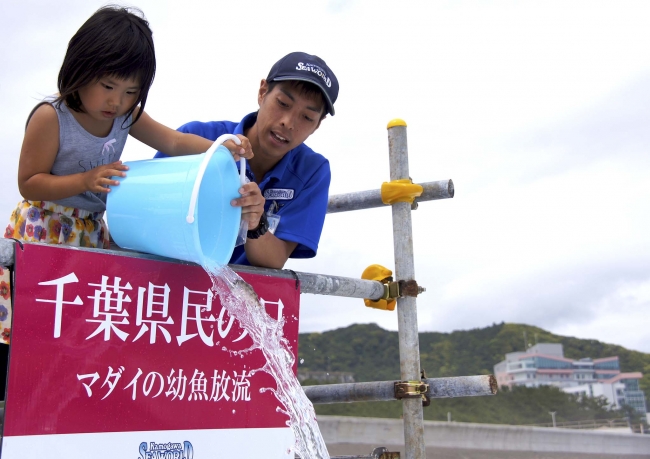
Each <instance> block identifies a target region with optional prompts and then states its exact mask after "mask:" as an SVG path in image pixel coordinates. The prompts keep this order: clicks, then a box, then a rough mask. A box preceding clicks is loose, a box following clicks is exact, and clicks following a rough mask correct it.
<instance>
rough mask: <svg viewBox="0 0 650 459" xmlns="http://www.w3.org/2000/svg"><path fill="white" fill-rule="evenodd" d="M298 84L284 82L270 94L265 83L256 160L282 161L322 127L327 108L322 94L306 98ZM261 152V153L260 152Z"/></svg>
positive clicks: (261, 89) (261, 101)
mask: <svg viewBox="0 0 650 459" xmlns="http://www.w3.org/2000/svg"><path fill="white" fill-rule="evenodd" d="M294 85H295V82H292V81H282V82H280V83H278V84H276V85H275V86H274V87H273V89H272V90H271V91H270V92H269V90H268V83H267V82H266V80H262V83H261V85H260V90H259V93H258V96H257V100H258V103H259V106H260V110H259V112H258V114H257V121H256V122H255V127H256V134H257V136H256V137H257V138H256V139H251V142H254V143H257V144H258V145H257V147H258V149H255V148H254V149H253V151H254V153H255V156H256V157H258V156H259V157H264V158H266V159H269V160H275V161H279V160H280V159H282V157H283V156H284V155H285V154H287V152H289V150H292V149H293V148H296V147H297V146H298V145H300V144H301V143H303V142H304V141H305V140H306V139H307V137H309V136H310V135H312V134H313V133H314V131H316V129H318V126H320V119H321V115H322V113H323V111H324V110H325V105H324V102H323V96H322V95H321V94H308V95H307V94H302V93H301V90H300V87H296V86H294ZM258 150H259V151H258Z"/></svg>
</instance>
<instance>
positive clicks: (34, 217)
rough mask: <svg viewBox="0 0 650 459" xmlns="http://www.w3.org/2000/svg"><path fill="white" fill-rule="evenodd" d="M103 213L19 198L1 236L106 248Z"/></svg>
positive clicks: (106, 229) (106, 240)
mask: <svg viewBox="0 0 650 459" xmlns="http://www.w3.org/2000/svg"><path fill="white" fill-rule="evenodd" d="M103 216H104V212H88V211H87V210H82V209H75V208H74V207H64V206H60V205H58V204H55V203H53V202H49V201H23V202H21V203H20V204H18V206H17V207H16V209H15V210H14V211H13V212H12V214H11V219H10V221H9V225H8V226H7V229H6V230H5V237H6V238H14V239H19V240H21V241H27V242H45V243H48V244H65V245H72V246H75V247H94V248H100V249H108V246H109V239H108V228H107V227H106V223H105V222H104V220H103Z"/></svg>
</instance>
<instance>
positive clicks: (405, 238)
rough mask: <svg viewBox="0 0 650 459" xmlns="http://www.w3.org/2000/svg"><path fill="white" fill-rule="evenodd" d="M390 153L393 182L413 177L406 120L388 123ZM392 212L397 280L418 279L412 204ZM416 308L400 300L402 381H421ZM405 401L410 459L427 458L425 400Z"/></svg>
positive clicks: (409, 301)
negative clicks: (416, 276)
mask: <svg viewBox="0 0 650 459" xmlns="http://www.w3.org/2000/svg"><path fill="white" fill-rule="evenodd" d="M388 154H389V160H390V179H391V180H399V179H407V178H409V162H408V149H407V146H406V123H405V122H404V121H403V120H392V121H391V122H390V123H388ZM392 210H393V247H394V252H395V279H397V280H405V281H406V280H413V279H414V278H415V268H414V262H413V227H412V224H411V204H410V203H408V202H398V203H395V204H393V205H392ZM416 306H417V305H416V300H415V298H414V297H404V298H398V299H397V320H398V329H399V359H400V370H401V375H402V379H403V380H407V381H416V380H419V379H420V343H419V338H418V317H417V309H416ZM402 402H403V403H402V412H403V416H404V443H405V445H404V447H405V450H406V459H426V451H425V448H424V424H423V421H422V400H421V399H419V398H407V399H403V400H402Z"/></svg>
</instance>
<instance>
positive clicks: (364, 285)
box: [0, 239, 384, 300]
mask: <svg viewBox="0 0 650 459" xmlns="http://www.w3.org/2000/svg"><path fill="white" fill-rule="evenodd" d="M26 244H29V242H26ZM15 246H16V242H15V241H13V240H11V239H0V266H12V265H13V263H14V250H15ZM113 248H114V249H116V250H104V249H86V248H79V247H78V248H75V250H88V251H93V252H97V251H100V252H101V253H105V254H109V255H117V256H123V257H124V256H126V257H134V258H144V259H148V260H164V261H176V262H178V263H179V264H186V265H187V264H192V263H188V262H185V261H178V260H171V259H169V258H164V257H159V256H157V255H151V254H148V253H140V252H134V251H131V250H123V249H120V248H119V247H113ZM231 267H232V268H233V269H234V270H236V271H238V272H243V273H250V274H259V275H262V276H272V277H280V278H283V279H295V280H297V281H300V292H301V293H312V294H314V295H332V296H345V297H349V298H370V299H371V300H378V299H380V298H382V297H383V295H384V285H383V284H382V283H381V282H377V281H371V280H365V279H355V278H352V277H341V276H330V275H327V274H314V273H303V272H298V271H291V270H288V269H269V268H256V267H254V266H244V265H231Z"/></svg>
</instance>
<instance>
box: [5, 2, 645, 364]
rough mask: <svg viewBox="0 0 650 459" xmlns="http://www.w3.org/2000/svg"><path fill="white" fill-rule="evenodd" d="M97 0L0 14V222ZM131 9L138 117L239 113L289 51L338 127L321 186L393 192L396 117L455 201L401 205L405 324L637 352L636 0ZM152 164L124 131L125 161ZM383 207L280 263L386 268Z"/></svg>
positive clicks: (347, 271)
mask: <svg viewBox="0 0 650 459" xmlns="http://www.w3.org/2000/svg"><path fill="white" fill-rule="evenodd" d="M102 4H103V2H97V1H84V2H82V1H80V0H79V1H71V0H66V1H63V2H57V3H52V2H45V1H42V2H35V1H31V2H30V1H25V2H20V3H18V2H3V3H2V4H0V16H2V17H3V19H5V20H4V22H3V24H4V25H3V28H2V29H1V30H0V62H1V63H2V64H1V65H0V91H2V94H3V102H4V105H5V107H4V110H3V111H2V113H0V140H1V141H2V147H1V149H0V155H1V159H2V163H3V167H2V168H0V183H2V194H1V195H0V196H1V197H0V215H7V216H8V215H9V213H10V211H11V209H12V207H13V206H14V205H15V203H16V202H17V201H18V200H19V194H18V192H17V189H16V186H15V182H16V170H17V161H18V155H19V151H20V144H21V141H22V131H23V128H24V122H25V117H26V115H27V113H29V111H30V110H31V108H32V106H33V105H34V103H35V101H36V100H37V99H38V98H40V97H41V96H42V95H45V94H50V93H52V92H53V91H55V88H56V76H57V74H58V70H59V69H58V67H59V65H60V62H61V60H62V58H63V54H64V52H65V48H66V46H67V41H68V40H69V39H70V37H71V36H72V34H74V32H75V31H76V30H77V28H78V27H79V26H80V25H81V24H82V23H83V21H84V20H85V19H86V18H87V17H88V16H89V15H90V14H91V13H92V12H93V11H94V10H95V9H96V8H97V7H99V6H101V5H102ZM137 6H139V7H140V8H141V9H142V10H143V11H144V13H145V14H146V16H147V18H148V19H149V20H150V22H151V26H152V28H153V30H154V38H155V43H156V50H157V60H158V72H157V75H156V80H155V82H154V85H153V87H152V90H151V92H150V97H149V101H148V103H147V112H148V113H149V114H151V115H152V116H153V117H154V118H155V119H157V120H158V121H161V122H163V123H164V124H167V125H169V126H172V127H176V126H178V125H180V124H183V123H185V122H187V121H190V120H195V119H198V120H219V119H231V120H238V119H240V118H241V117H242V116H243V115H244V114H246V113H248V112H250V111H253V110H255V109H256V89H257V87H258V85H259V81H260V80H261V79H262V78H264V77H265V76H266V74H267V72H268V70H269V68H270V67H271V65H272V64H273V63H274V62H275V60H277V59H278V58H279V57H281V56H282V55H284V54H286V53H287V52H290V51H294V50H303V51H306V52H310V53H315V54H318V55H320V56H321V57H323V58H324V59H325V60H326V61H327V62H328V63H329V64H330V65H331V67H332V68H333V69H334V70H335V72H336V74H337V76H338V78H339V81H340V83H341V92H340V97H339V100H338V101H337V103H336V108H337V114H336V116H335V117H332V118H328V119H326V120H325V121H324V122H323V124H322V126H321V128H320V129H319V130H318V132H317V133H316V134H315V135H314V136H313V137H312V138H310V139H309V142H308V144H309V145H310V146H311V147H312V148H314V149H315V150H316V151H319V152H322V153H324V154H325V155H326V156H327V157H328V158H329V160H330V163H331V166H332V172H333V178H332V187H331V193H332V194H338V193H347V192H352V191H360V190H368V189H377V188H379V186H380V185H381V182H383V181H386V180H388V178H389V172H388V154H387V140H386V124H387V122H388V121H389V120H390V119H392V118H396V117H400V118H403V119H405V120H406V121H407V123H408V126H409V128H408V135H409V163H410V170H411V176H412V177H413V179H414V180H415V181H418V182H426V181H433V180H443V179H450V178H451V179H453V180H454V183H455V185H456V197H455V198H454V199H453V200H447V201H438V202H429V203H423V204H421V205H420V208H419V209H418V210H417V211H416V212H415V213H414V214H413V224H414V247H415V263H416V278H417V280H418V281H419V283H420V284H422V285H424V286H425V287H427V292H426V293H425V294H424V295H422V296H421V297H420V298H419V299H418V304H419V323H420V327H421V329H422V330H440V331H450V330H452V329H458V328H469V327H477V326H485V325H489V324H492V323H493V322H500V321H502V320H505V321H520V322H522V321H523V322H528V323H531V324H534V325H539V326H545V327H547V328H550V329H551V330H552V331H554V332H558V333H559V332H561V333H571V334H575V335H577V336H585V337H590V338H599V339H603V340H606V341H607V340H609V341H612V340H615V342H617V343H620V344H624V345H629V346H631V347H634V348H636V349H641V350H645V351H650V340H649V339H648V338H647V333H646V330H647V321H646V320H645V319H644V318H643V316H642V313H643V310H644V308H645V307H646V306H647V304H648V300H647V295H646V294H645V293H643V292H645V289H646V288H647V287H644V286H645V285H646V284H644V283H643V282H646V280H647V278H648V277H647V273H648V271H647V269H648V266H649V265H650V263H649V262H650V250H649V245H648V243H647V236H646V235H647V234H649V233H650V217H649V216H648V211H647V209H648V208H650V202H649V201H650V186H649V185H648V181H647V175H648V170H649V165H650V164H649V162H650V159H648V158H650V155H648V154H647V153H648V152H647V150H648V145H649V141H650V139H649V138H648V133H647V132H648V131H647V126H648V111H647V106H648V102H650V93H649V92H648V89H647V88H648V78H650V56H649V55H648V53H647V49H646V48H647V45H646V44H647V43H648V42H650V28H648V27H647V17H649V16H650V4H649V3H647V2H643V1H636V2H635V1H627V2H605V1H572V2H566V1H547V2H535V3H532V2H507V1H499V2H482V1H465V2H442V1H440V2H428V3H427V2H418V1H415V0H406V1H403V2H399V3H395V2H388V1H370V0H358V1H354V2H341V1H338V0H328V1H325V0H323V1H316V2H309V3H308V4H306V3H305V2H302V1H298V0H281V1H277V2H273V4H272V5H271V4H269V3H268V2H261V1H254V0H246V1H240V2H231V3H225V4H224V3H214V2H201V1H192V0H188V1H184V2H172V1H152V0H143V1H139V2H137ZM152 153H153V152H152V151H151V150H150V149H148V148H147V147H145V146H143V145H141V144H138V142H137V141H135V140H134V139H130V140H129V141H128V142H127V147H126V150H125V154H124V159H126V160H134V159H144V158H149V157H150V156H151V155H152ZM390 214H391V212H390V210H389V209H374V210H365V211H360V212H355V213H350V214H335V215H329V216H328V217H327V219H326V226H325V230H324V233H323V237H322V241H321V246H320V250H319V255H318V257H317V258H315V259H313V260H296V261H291V262H290V263H289V265H288V267H290V268H291V269H294V270H298V271H314V272H323V273H329V274H336V275H344V276H350V277H359V276H360V274H361V272H362V271H363V269H364V268H365V267H366V266H368V265H370V264H372V263H381V264H384V265H386V266H387V267H389V268H392V265H393V262H392V257H393V246H392V230H391V228H392V226H391V217H390ZM621 286H627V287H625V288H627V289H628V290H625V289H623V287H621ZM621 289H623V290H621ZM625 292H628V293H625ZM630 292H631V293H630ZM644 295H646V296H644ZM302 302H303V309H302V311H301V316H302V317H301V328H302V329H303V330H305V331H308V330H324V329H330V328H333V327H338V326H345V325H348V324H350V323H352V322H377V323H379V324H380V325H381V326H384V327H387V328H391V329H395V328H396V327H397V320H396V315H395V314H394V313H388V312H384V311H375V310H371V309H368V308H365V307H364V306H363V302H362V301H361V300H356V299H354V300H353V299H345V298H336V297H317V296H313V295H303V296H302ZM621 311H625V314H622V313H621Z"/></svg>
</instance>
